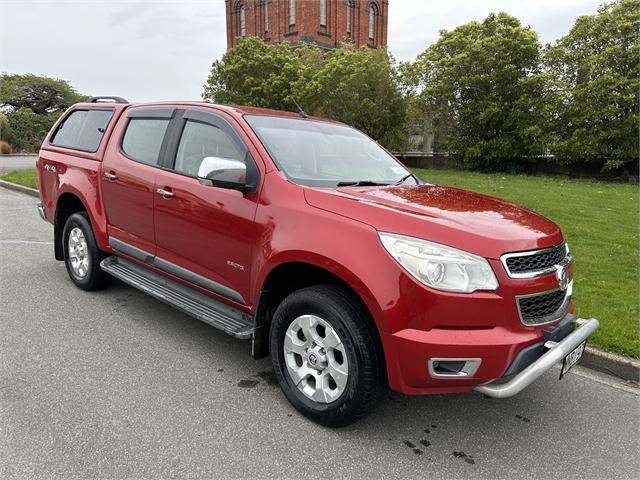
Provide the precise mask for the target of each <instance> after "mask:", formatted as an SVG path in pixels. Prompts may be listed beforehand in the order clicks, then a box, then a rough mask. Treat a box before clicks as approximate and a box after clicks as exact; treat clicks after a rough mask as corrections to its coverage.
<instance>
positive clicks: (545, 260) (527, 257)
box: [504, 243, 568, 274]
mask: <svg viewBox="0 0 640 480" xmlns="http://www.w3.org/2000/svg"><path fill="white" fill-rule="evenodd" d="M567 255H568V253H567V247H566V245H565V244H564V243H563V244H560V245H558V246H557V247H553V248H547V249H545V250H538V251H537V252H531V253H524V254H519V253H516V254H507V255H505V260H504V261H505V265H506V267H507V270H508V271H509V273H510V274H527V273H532V272H540V271H544V270H547V269H550V268H553V267H554V266H555V265H558V264H560V263H562V261H563V260H564V259H565V258H566V257H567Z"/></svg>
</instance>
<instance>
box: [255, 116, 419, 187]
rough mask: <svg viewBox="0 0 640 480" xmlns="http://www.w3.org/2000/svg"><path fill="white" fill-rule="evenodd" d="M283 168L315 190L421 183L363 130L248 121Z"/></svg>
mask: <svg viewBox="0 0 640 480" xmlns="http://www.w3.org/2000/svg"><path fill="white" fill-rule="evenodd" d="M244 118H245V120H246V121H247V122H248V123H249V125H250V126H251V128H253V130H254V131H255V132H256V135H258V137H259V138H260V141H261V142H262V144H263V145H264V146H265V148H266V149H267V151H268V152H269V154H270V155H271V157H272V158H273V160H274V161H275V162H276V164H277V166H278V168H279V169H280V170H282V171H283V172H284V174H285V175H286V176H287V177H288V178H289V179H290V180H291V181H293V182H295V183H298V184H301V185H309V186H316V187H337V186H349V185H358V184H360V185H393V184H397V183H403V182H406V183H411V184H415V183H417V181H416V179H415V177H413V176H412V175H411V172H410V171H408V170H407V169H406V168H405V167H403V166H402V164H400V163H399V162H398V161H397V160H396V159H395V158H393V157H392V156H391V155H389V154H388V153H387V152H386V151H385V150H384V149H383V148H382V147H380V146H379V145H378V144H377V143H376V142H374V141H373V140H371V139H370V138H369V137H367V136H366V135H364V134H363V133H360V132H359V131H358V130H356V129H354V128H351V127H347V126H344V125H338V124H334V123H325V122H318V121H314V120H306V119H303V118H299V119H298V118H282V117H270V116H262V115H245V117H244Z"/></svg>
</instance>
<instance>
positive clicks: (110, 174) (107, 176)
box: [102, 172, 118, 182]
mask: <svg viewBox="0 0 640 480" xmlns="http://www.w3.org/2000/svg"><path fill="white" fill-rule="evenodd" d="M102 176H103V177H104V179H105V180H109V181H110V182H113V181H114V180H117V179H118V175H116V174H115V173H113V172H102Z"/></svg>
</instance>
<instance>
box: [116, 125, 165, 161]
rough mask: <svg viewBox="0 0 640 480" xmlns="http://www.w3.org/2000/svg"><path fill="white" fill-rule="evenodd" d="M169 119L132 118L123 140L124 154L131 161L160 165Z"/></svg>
mask: <svg viewBox="0 0 640 480" xmlns="http://www.w3.org/2000/svg"><path fill="white" fill-rule="evenodd" d="M169 121H170V120H169V119H168V118H130V119H129V124H128V125H127V130H126V132H124V137H123V138H122V153H124V154H125V155H126V156H127V157H129V158H130V159H131V160H135V161H136V162H141V163H145V164H147V165H158V162H159V157H160V148H161V147H162V141H163V140H164V135H165V133H166V131H167V127H168V126H169Z"/></svg>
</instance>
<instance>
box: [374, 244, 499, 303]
mask: <svg viewBox="0 0 640 480" xmlns="http://www.w3.org/2000/svg"><path fill="white" fill-rule="evenodd" d="M378 235H379V236H380V240H381V241H382V245H384V248H386V249H387V251H388V252H389V253H390V254H391V255H392V256H393V258H395V259H396V260H397V261H398V263H399V264H400V265H402V266H403V267H404V268H405V269H406V270H407V271H408V272H409V273H410V274H411V275H413V276H414V277H415V278H416V279H418V280H419V281H420V282H422V283H424V284H425V285H428V286H429V287H432V288H435V289H437V290H444V291H446V292H465V293H471V292H475V291H476V290H495V289H496V288H498V280H496V276H495V275H494V273H493V270H492V269H491V266H490V265H489V262H487V260H486V259H484V258H482V257H479V256H477V255H473V254H471V253H467V252H463V251H462V250H457V249H455V248H451V247H447V246H445V245H441V244H439V243H433V242H428V241H426V240H421V239H419V238H413V237H406V236H404V235H395V234H393V233H383V232H378Z"/></svg>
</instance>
